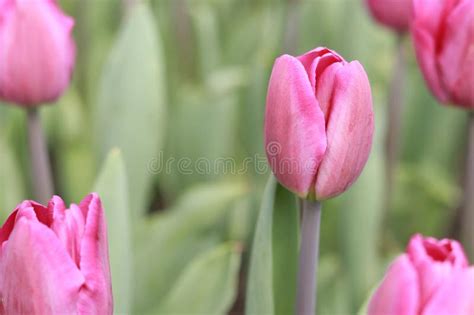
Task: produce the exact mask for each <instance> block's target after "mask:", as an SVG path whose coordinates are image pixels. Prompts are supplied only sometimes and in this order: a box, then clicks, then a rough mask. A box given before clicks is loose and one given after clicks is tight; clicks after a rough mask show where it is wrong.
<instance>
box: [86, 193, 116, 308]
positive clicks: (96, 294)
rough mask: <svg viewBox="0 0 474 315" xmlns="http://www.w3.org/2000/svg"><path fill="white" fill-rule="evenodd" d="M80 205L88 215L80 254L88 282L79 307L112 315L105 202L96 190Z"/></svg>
mask: <svg viewBox="0 0 474 315" xmlns="http://www.w3.org/2000/svg"><path fill="white" fill-rule="evenodd" d="M79 207H80V209H81V211H82V213H83V215H84V217H85V218H86V223H85V229H84V234H83V236H82V243H81V253H80V259H81V261H80V269H81V272H82V274H83V275H84V277H85V279H86V283H85V285H84V286H83V287H82V289H81V292H80V296H79V303H78V310H79V313H81V314H112V311H113V301H112V285H111V278H110V268H109V253H108V245H107V244H108V242H107V228H106V223H105V217H104V211H103V209H102V204H101V201H100V198H99V197H98V195H97V194H95V193H94V194H90V195H89V196H87V197H86V198H85V199H84V200H83V201H82V202H81V203H80V205H79Z"/></svg>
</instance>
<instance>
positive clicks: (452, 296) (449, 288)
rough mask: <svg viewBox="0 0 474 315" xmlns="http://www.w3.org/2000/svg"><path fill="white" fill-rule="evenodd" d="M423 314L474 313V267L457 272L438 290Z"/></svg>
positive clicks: (462, 314)
mask: <svg viewBox="0 0 474 315" xmlns="http://www.w3.org/2000/svg"><path fill="white" fill-rule="evenodd" d="M422 314H423V315H453V314H456V315H472V314H474V267H470V268H468V269H464V270H462V271H459V272H457V273H455V274H454V275H453V276H452V277H451V278H450V279H449V281H447V282H446V283H444V285H443V286H442V287H440V288H439V289H438V290H437V292H436V294H435V295H434V296H433V297H432V299H431V300H430V301H429V303H428V304H427V305H426V306H425V308H424V310H423V313H422Z"/></svg>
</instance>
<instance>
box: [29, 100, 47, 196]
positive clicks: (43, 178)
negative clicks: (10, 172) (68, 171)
mask: <svg viewBox="0 0 474 315" xmlns="http://www.w3.org/2000/svg"><path fill="white" fill-rule="evenodd" d="M27 125H28V145H29V149H30V163H31V172H32V173H31V181H32V185H33V192H34V195H35V198H36V200H38V201H39V202H41V203H43V204H46V203H47V202H48V200H49V199H50V198H51V196H52V194H53V181H52V177H51V167H50V162H49V157H48V150H47V146H46V140H45V136H44V132H43V128H42V127H41V119H40V115H39V111H38V109H37V108H29V109H27Z"/></svg>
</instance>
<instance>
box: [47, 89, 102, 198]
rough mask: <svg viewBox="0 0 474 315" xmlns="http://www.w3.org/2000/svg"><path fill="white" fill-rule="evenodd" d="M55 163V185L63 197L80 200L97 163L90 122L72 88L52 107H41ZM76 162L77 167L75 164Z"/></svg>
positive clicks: (89, 186) (85, 191)
mask: <svg viewBox="0 0 474 315" xmlns="http://www.w3.org/2000/svg"><path fill="white" fill-rule="evenodd" d="M42 113H44V116H45V118H46V129H47V132H48V136H49V137H48V138H49V143H51V153H52V154H51V160H52V161H54V165H55V175H56V176H55V178H56V187H57V188H58V191H59V192H60V193H61V196H62V197H63V199H65V200H80V199H81V198H82V197H83V196H84V195H86V194H88V193H89V192H90V188H91V186H92V185H93V183H94V180H95V177H96V174H97V166H96V160H95V158H94V151H93V137H92V130H91V128H90V126H91V122H90V120H89V119H88V117H87V113H86V111H85V107H84V106H83V103H82V102H81V99H80V98H79V95H78V93H77V91H76V90H75V89H74V88H71V89H69V90H68V92H67V93H66V94H65V95H64V96H63V97H62V98H61V99H60V100H59V101H58V104H56V105H55V106H48V107H45V108H43V109H42ZM78 165H80V167H78Z"/></svg>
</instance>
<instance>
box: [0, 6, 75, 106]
mask: <svg viewBox="0 0 474 315" xmlns="http://www.w3.org/2000/svg"><path fill="white" fill-rule="evenodd" d="M0 15H1V16H0V20H1V21H2V23H1V25H0V60H2V61H3V62H2V63H0V95H1V97H2V98H3V99H5V100H7V101H11V102H14V103H19V104H23V105H29V106H33V105H35V104H39V103H44V102H50V101H53V100H55V99H56V98H57V97H58V96H59V95H60V94H61V93H62V92H63V90H64V89H65V88H66V86H67V85H68V84H69V80H70V77H71V72H72V68H73V66H74V58H75V51H74V50H75V48H74V42H73V40H72V37H71V34H70V33H71V29H72V26H73V24H74V23H73V20H72V19H71V18H69V17H67V16H65V15H64V14H63V13H62V12H60V10H59V9H58V8H57V6H56V4H55V2H54V1H52V0H46V1H4V3H3V4H2V11H1V12H0ZM32 30H34V32H33V31H32Z"/></svg>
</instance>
